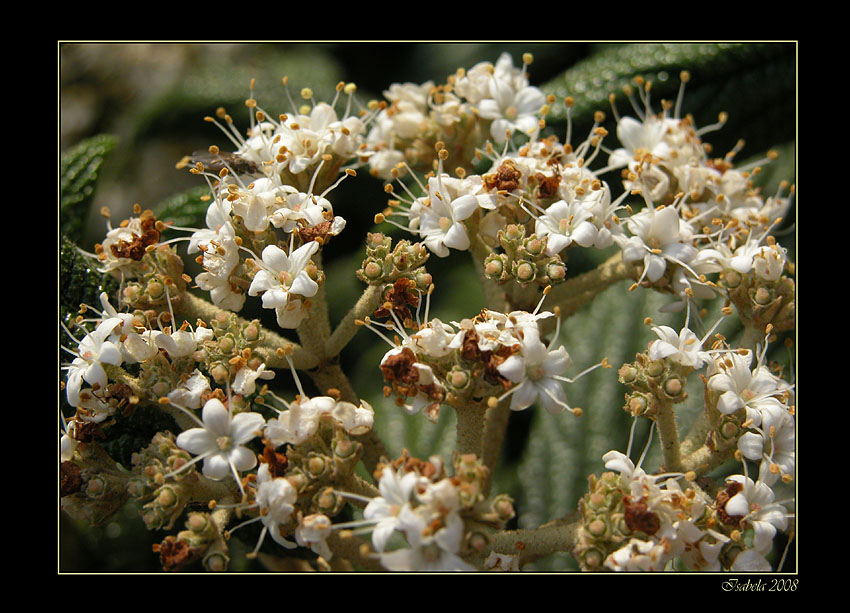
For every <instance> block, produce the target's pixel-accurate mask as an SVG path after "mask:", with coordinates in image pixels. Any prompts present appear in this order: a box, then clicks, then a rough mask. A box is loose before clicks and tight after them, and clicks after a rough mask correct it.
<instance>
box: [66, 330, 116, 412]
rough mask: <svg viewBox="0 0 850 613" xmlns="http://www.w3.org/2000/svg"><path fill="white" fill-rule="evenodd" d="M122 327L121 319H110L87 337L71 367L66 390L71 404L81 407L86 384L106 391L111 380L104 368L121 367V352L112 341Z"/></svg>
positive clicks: (78, 349)
mask: <svg viewBox="0 0 850 613" xmlns="http://www.w3.org/2000/svg"><path fill="white" fill-rule="evenodd" d="M120 324H121V319H120V318H118V317H110V318H109V319H106V320H104V321H103V322H102V323H100V324H98V326H97V328H95V330H94V331H93V332H90V333H89V334H86V335H85V336H84V337H83V340H81V341H80V345H79V347H78V348H77V356H78V357H76V358H74V360H73V361H72V362H71V365H70V366H69V367H68V382H67V385H66V388H65V391H66V396H67V398H68V404H70V405H71V406H78V405H79V404H80V389H81V388H82V386H83V381H85V382H86V383H88V384H89V385H92V386H95V385H96V386H99V387H100V389H103V388H105V387H106V384H107V383H108V378H107V376H106V371H105V370H104V369H103V364H112V365H115V366H119V365H121V363H122V362H123V357H122V355H121V349H120V347H119V346H118V345H116V344H115V343H112V342H110V341H108V340H106V339H107V338H109V337H110V336H111V335H112V332H113V330H114V329H115V326H118V325H120Z"/></svg>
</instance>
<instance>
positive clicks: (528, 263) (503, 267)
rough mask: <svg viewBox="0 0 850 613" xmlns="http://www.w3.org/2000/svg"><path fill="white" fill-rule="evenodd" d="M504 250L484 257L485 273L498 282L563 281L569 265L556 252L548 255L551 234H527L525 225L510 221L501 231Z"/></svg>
mask: <svg viewBox="0 0 850 613" xmlns="http://www.w3.org/2000/svg"><path fill="white" fill-rule="evenodd" d="M498 239H499V243H500V245H501V246H502V249H504V251H503V252H501V253H491V254H490V255H488V256H487V258H486V259H485V260H484V275H485V276H486V277H487V278H488V279H492V280H493V281H496V282H498V283H507V282H508V281H512V280H516V282H517V283H519V284H520V285H521V286H523V287H525V286H527V285H529V284H531V283H536V284H537V285H539V286H541V287H546V286H547V285H553V284H556V283H560V282H561V281H563V280H564V279H565V278H566V274H567V267H566V266H565V265H564V262H563V261H562V260H561V257H560V256H559V255H557V254H555V255H548V252H549V249H548V247H547V243H548V240H549V237H548V236H542V237H538V236H537V235H536V234H532V235H531V236H528V237H526V236H525V226H521V225H516V224H510V225H508V226H507V227H506V228H505V229H504V230H499V232H498Z"/></svg>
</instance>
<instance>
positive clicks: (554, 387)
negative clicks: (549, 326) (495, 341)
mask: <svg viewBox="0 0 850 613" xmlns="http://www.w3.org/2000/svg"><path fill="white" fill-rule="evenodd" d="M570 362H571V360H570V356H569V355H568V354H567V350H566V349H565V348H564V347H563V345H562V346H561V347H558V349H555V350H553V351H550V350H549V349H548V348H547V347H546V345H544V344H543V342H542V341H541V340H540V333H539V332H538V330H537V329H536V328H534V327H527V328H524V329H523V339H522V343H521V349H520V352H519V353H515V354H513V355H512V356H510V357H509V358H508V359H507V360H505V361H504V362H502V363H501V364H500V365H499V366H498V367H497V370H498V371H499V373H500V374H501V375H502V376H504V377H507V378H508V380H510V381H511V382H513V383H517V384H519V385H517V386H516V387H514V388H512V390H511V394H512V398H511V410H514V411H519V410H521V409H525V408H527V407H529V406H531V405H532V404H534V402H535V401H536V400H537V399H538V398H540V401H541V402H542V403H543V407H544V408H545V409H546V410H547V411H549V412H550V413H553V414H558V413H561V412H563V410H564V409H565V408H567V406H568V405H567V399H566V395H565V394H564V389H563V386H562V385H561V383H560V381H559V380H558V377H559V376H560V375H562V374H563V372H564V371H565V370H566V369H567V367H568V366H569V365H570Z"/></svg>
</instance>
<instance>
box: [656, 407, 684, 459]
mask: <svg viewBox="0 0 850 613" xmlns="http://www.w3.org/2000/svg"><path fill="white" fill-rule="evenodd" d="M656 400H657V401H658V405H659V408H658V413H657V414H656V416H655V423H656V424H657V425H658V436H659V438H660V439H661V455H662V457H663V458H664V468H665V470H668V471H673V472H682V471H683V470H684V469H683V468H682V455H681V450H680V444H679V429H678V427H677V426H676V411H675V410H674V409H673V403H672V402H668V401H665V400H663V399H661V398H659V397H658V395H656Z"/></svg>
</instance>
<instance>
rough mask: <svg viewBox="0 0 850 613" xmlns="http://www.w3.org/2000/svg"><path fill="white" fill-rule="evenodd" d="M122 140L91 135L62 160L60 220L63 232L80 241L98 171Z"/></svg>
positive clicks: (107, 136)
mask: <svg viewBox="0 0 850 613" xmlns="http://www.w3.org/2000/svg"><path fill="white" fill-rule="evenodd" d="M117 142H118V139H117V138H116V137H115V136H113V135H111V134H100V135H98V136H93V137H91V138H88V139H86V140H84V141H82V142H81V143H78V144H77V145H76V146H74V147H72V148H71V149H69V150H68V151H66V152H65V153H64V154H63V155H62V158H61V160H60V162H59V222H60V231H61V233H62V234H64V235H65V236H67V237H68V238H70V239H71V240H79V239H80V234H81V232H82V230H83V226H84V223H85V220H86V216H87V214H88V210H89V205H90V204H91V200H92V195H93V194H94V188H95V182H96V181H97V178H98V172H99V171H100V167H101V165H102V164H103V161H104V158H105V157H106V155H107V154H108V153H109V152H110V151H112V150H113V149H114V148H115V145H116V144H117Z"/></svg>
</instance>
